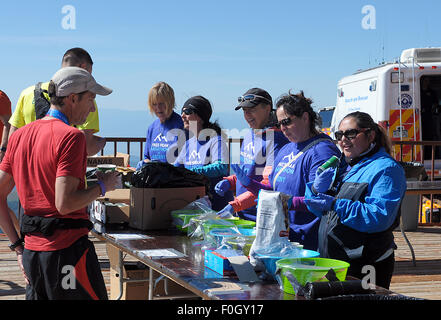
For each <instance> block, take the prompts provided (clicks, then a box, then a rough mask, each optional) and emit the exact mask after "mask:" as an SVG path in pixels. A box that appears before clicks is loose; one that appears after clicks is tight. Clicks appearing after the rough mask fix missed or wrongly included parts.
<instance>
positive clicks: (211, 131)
mask: <svg viewBox="0 0 441 320" xmlns="http://www.w3.org/2000/svg"><path fill="white" fill-rule="evenodd" d="M212 113H213V109H212V107H211V103H210V101H208V100H207V99H206V98H204V97H202V96H195V97H192V98H190V99H188V100H187V101H186V102H185V103H184V106H183V107H182V113H181V117H182V121H183V122H184V129H185V130H186V131H187V132H188V137H189V138H188V140H187V141H186V142H185V145H184V146H183V148H182V150H180V152H179V156H178V158H177V159H176V161H175V163H174V165H175V166H180V167H185V168H187V169H189V170H192V171H194V172H197V173H199V174H203V175H205V176H207V177H208V178H209V179H210V194H209V197H210V200H211V202H212V209H213V210H216V211H218V210H221V209H222V208H223V207H225V206H226V205H227V204H228V201H231V200H233V193H232V191H228V192H226V193H225V195H224V196H223V197H221V196H219V195H218V194H217V193H216V192H215V191H214V187H215V186H216V184H217V183H218V182H219V181H221V180H222V179H223V177H224V176H226V175H228V161H229V158H228V155H229V153H228V144H227V141H228V138H227V137H226V136H225V135H224V134H223V133H222V129H221V128H220V126H219V124H218V123H217V122H211V121H210V117H211V115H212Z"/></svg>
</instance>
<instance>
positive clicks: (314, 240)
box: [269, 134, 341, 250]
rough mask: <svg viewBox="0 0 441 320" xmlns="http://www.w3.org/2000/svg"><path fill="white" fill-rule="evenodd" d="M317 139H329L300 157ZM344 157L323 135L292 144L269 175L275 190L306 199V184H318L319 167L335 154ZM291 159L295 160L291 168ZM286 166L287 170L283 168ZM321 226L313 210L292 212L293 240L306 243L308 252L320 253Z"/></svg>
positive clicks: (280, 152)
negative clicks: (316, 180)
mask: <svg viewBox="0 0 441 320" xmlns="http://www.w3.org/2000/svg"><path fill="white" fill-rule="evenodd" d="M317 139H325V140H324V141H320V142H318V143H317V144H315V145H314V146H312V147H310V148H309V149H307V150H306V151H304V153H303V154H300V155H299V156H298V157H297V158H296V156H297V155H298V154H299V153H300V152H301V151H302V150H303V149H304V148H305V147H306V146H308V145H309V144H310V143H311V142H313V141H315V140H317ZM340 154H341V153H340V150H339V149H338V148H337V146H336V145H335V144H334V143H333V142H332V140H331V138H330V137H329V136H327V135H326V134H319V135H317V136H315V137H313V138H311V139H308V140H306V141H303V142H300V143H293V142H291V143H288V144H286V145H285V146H284V147H283V148H282V149H281V150H280V151H279V153H278V154H277V156H276V159H275V162H274V163H275V165H274V167H273V171H272V172H271V174H270V176H269V181H270V183H271V186H272V188H273V190H275V191H280V192H283V193H285V194H288V195H291V196H297V197H301V196H304V195H305V188H306V184H307V183H308V182H310V181H314V179H315V173H316V171H317V168H318V167H319V166H321V165H322V164H323V163H325V162H326V161H327V160H328V159H329V158H331V157H332V156H334V155H335V156H337V157H340ZM294 159H295V160H294ZM290 160H294V161H292V163H291V164H289V165H288V166H287V164H288V163H289V161H290ZM285 166H286V168H285V169H283V168H284V167H285ZM282 169H283V171H281V170H282ZM280 171H281V173H280V174H279V172H280ZM319 223H320V219H319V218H317V216H315V215H314V214H313V213H311V212H309V211H308V212H302V211H294V210H290V211H289V224H290V232H289V239H290V240H291V241H295V242H300V243H302V244H303V245H304V248H305V249H309V250H317V247H318V227H319Z"/></svg>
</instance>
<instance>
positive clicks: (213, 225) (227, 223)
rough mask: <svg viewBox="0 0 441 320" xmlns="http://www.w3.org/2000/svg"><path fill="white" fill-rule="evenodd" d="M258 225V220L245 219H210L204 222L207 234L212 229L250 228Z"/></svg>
mask: <svg viewBox="0 0 441 320" xmlns="http://www.w3.org/2000/svg"><path fill="white" fill-rule="evenodd" d="M255 226H256V222H254V221H248V220H243V219H239V218H237V219H208V220H206V221H204V222H203V227H204V232H205V234H206V235H209V234H210V231H211V230H212V229H222V228H231V227H237V228H249V229H252V228H254V227H255Z"/></svg>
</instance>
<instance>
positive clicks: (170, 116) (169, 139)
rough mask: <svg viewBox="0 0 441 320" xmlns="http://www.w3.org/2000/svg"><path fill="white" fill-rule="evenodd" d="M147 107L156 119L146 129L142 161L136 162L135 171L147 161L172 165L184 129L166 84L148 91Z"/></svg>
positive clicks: (157, 84)
mask: <svg viewBox="0 0 441 320" xmlns="http://www.w3.org/2000/svg"><path fill="white" fill-rule="evenodd" d="M148 106H149V109H150V113H151V114H154V115H156V117H158V118H157V119H156V120H155V121H154V122H153V123H152V124H151V125H150V126H149V127H148V129H147V136H146V141H145V149H144V160H141V161H140V162H138V165H137V166H136V169H139V168H141V167H142V165H143V164H145V163H147V162H149V161H160V162H168V163H173V162H174V161H175V159H176V157H177V156H178V151H177V150H178V148H177V146H176V142H177V140H178V135H179V130H182V129H183V128H184V124H183V122H182V119H181V117H180V116H179V115H178V114H177V113H176V112H174V111H173V109H174V107H175V94H174V91H173V89H172V87H170V86H169V85H168V84H167V83H165V82H158V83H156V84H155V85H154V86H153V87H152V88H151V89H150V91H149V96H148ZM173 129H177V130H173Z"/></svg>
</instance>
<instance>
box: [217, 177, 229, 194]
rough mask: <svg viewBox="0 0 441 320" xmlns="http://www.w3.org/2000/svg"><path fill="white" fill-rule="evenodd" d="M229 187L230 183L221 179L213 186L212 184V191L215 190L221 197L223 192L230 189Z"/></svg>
mask: <svg viewBox="0 0 441 320" xmlns="http://www.w3.org/2000/svg"><path fill="white" fill-rule="evenodd" d="M230 188H231V184H230V182H229V181H228V180H225V179H223V180H222V181H219V182H218V183H217V184H216V185H215V186H214V191H216V193H217V194H218V195H220V196H221V197H223V196H224V195H225V192H227V191H228V190H230Z"/></svg>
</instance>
